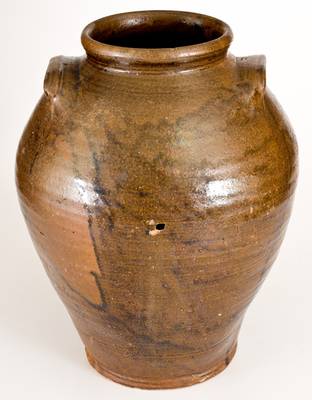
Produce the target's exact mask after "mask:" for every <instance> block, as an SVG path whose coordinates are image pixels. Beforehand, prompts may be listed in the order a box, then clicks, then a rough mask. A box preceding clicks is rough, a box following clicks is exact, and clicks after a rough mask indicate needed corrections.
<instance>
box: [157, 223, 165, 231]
mask: <svg viewBox="0 0 312 400" xmlns="http://www.w3.org/2000/svg"><path fill="white" fill-rule="evenodd" d="M165 226H166V225H165V224H156V229H157V230H158V231H162V230H163V229H165Z"/></svg>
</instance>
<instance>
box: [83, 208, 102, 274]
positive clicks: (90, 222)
mask: <svg viewBox="0 0 312 400" xmlns="http://www.w3.org/2000/svg"><path fill="white" fill-rule="evenodd" d="M86 209H87V212H88V228H89V235H90V238H91V241H92V245H93V250H94V254H95V258H96V263H97V265H98V267H99V270H100V272H101V274H103V272H104V268H103V267H104V266H103V265H102V262H101V255H100V253H99V251H98V246H97V241H96V239H95V237H94V234H93V218H92V213H91V211H90V210H89V208H87V207H86Z"/></svg>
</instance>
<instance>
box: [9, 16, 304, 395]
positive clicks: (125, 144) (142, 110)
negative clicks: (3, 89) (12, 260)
mask: <svg viewBox="0 0 312 400" xmlns="http://www.w3.org/2000/svg"><path fill="white" fill-rule="evenodd" d="M231 40H232V32H231V29H230V28H229V26H228V25H226V24H225V23H224V22H222V21H220V20H217V19H215V18H212V17H209V16H206V15H200V14H193V13H186V12H180V11H178V12H176V11H147V12H133V13H126V14H119V15H113V16H110V17H106V18H102V19H99V20H97V21H95V22H93V23H91V24H90V25H88V26H87V27H86V28H85V29H84V31H83V33H82V44H83V46H84V48H85V51H86V55H85V56H82V57H63V56H59V57H55V58H52V60H51V61H50V64H49V66H48V69H47V73H46V77H45V81H44V93H43V95H42V97H41V99H40V101H39V103H38V105H37V106H36V108H35V110H34V112H33V114H32V116H31V118H30V120H29V122H28V124H27V126H26V129H25V131H24V133H23V136H22V138H21V141H20V144H19V149H18V154H17V167H16V178H17V187H18V194H19V198H20V203H21V208H22V211H23V214H24V216H25V219H26V222H27V225H28V228H29V231H30V234H31V236H32V239H33V242H34V244H35V246H36V249H37V251H38V254H39V256H40V258H41V260H42V263H43V264H44V267H45V269H46V271H47V274H48V276H49V278H50V279H51V281H52V283H53V285H54V287H55V289H56V291H57V292H58V294H59V296H60V297H61V299H62V301H63V302H64V304H65V305H66V307H67V309H68V312H69V314H70V316H71V318H72V320H73V322H74V324H75V326H76V328H77V330H78V332H79V334H80V336H81V339H82V341H83V343H84V346H85V348H86V353H87V357H88V360H89V362H90V364H91V365H92V366H93V367H94V368H96V369H97V370H98V371H99V372H100V373H101V374H103V375H105V376H107V377H109V378H111V379H113V380H114V381H117V382H120V383H123V384H125V385H129V386H136V387H141V388H172V387H179V386H186V385H191V384H194V383H197V382H202V381H204V380H205V379H208V378H210V377H212V376H213V375H216V374H217V373H219V372H220V371H222V370H223V369H224V368H225V367H226V366H227V365H228V364H229V362H230V361H231V359H232V357H233V355H234V353H235V350H236V344H237V336H238V333H239V329H240V326H241V323H242V319H243V316H244V313H245V311H246V308H247V306H248V305H249V303H250V302H251V300H252V298H253V297H254V295H255V293H256V291H257V290H258V288H259V287H260V285H261V283H262V282H263V280H264V278H265V276H266V274H267V272H268V270H269V269H270V267H271V265H272V263H273V261H274V259H275V257H276V255H277V251H278V249H279V247H280V244H281V241H282V239H283V236H284V233H285V229H286V226H287V222H288V219H289V215H290V210H291V205H292V199H293V195H294V189H295V184H296V176H297V150H296V143H295V139H294V136H293V133H292V130H291V128H290V126H289V124H288V122H287V120H286V118H285V116H284V114H283V112H282V110H281V108H280V106H279V105H278V103H277V102H276V100H275V99H274V97H273V96H272V94H271V93H270V92H269V91H268V89H267V88H266V84H265V58H264V56H251V57H238V58H237V57H234V56H233V55H231V54H230V53H229V52H228V49H229V46H230V44H231ZM43 312H44V310H43ZM259 328H261V327H259Z"/></svg>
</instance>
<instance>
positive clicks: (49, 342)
mask: <svg viewBox="0 0 312 400" xmlns="http://www.w3.org/2000/svg"><path fill="white" fill-rule="evenodd" d="M310 3H311V2H310V1H300V0H298V1H295V2H294V1H272V0H270V1H265V0H261V1H259V0H258V1H252V0H249V1H242V0H235V1H233V0H230V1H224V0H214V1H195V0H193V1H189V0H188V1H184V0H179V1H178V0H177V1H173V0H157V1H139V0H132V1H117V0H114V1H107V0H100V1H92V0H88V1H87V0H84V1H82V0H53V1H48V0H40V1H39V0H38V1H35V0H27V1H17V0H0V13H1V15H0V50H1V58H0V60H1V61H0V90H1V92H0V101H1V107H0V110H1V111H0V112H1V118H0V124H1V125H0V126H1V147H0V150H1V154H0V179H1V184H0V188H1V189H0V190H1V197H0V198H1V223H0V233H1V249H0V250H1V253H0V255H1V281H0V398H1V399H4V400H11V399H23V400H26V399H32V400H37V399H40V400H42V399H45V400H50V399H53V400H56V399H57V400H63V399H66V400H67V399H75V400H80V399H88V400H91V399H92V400H93V399H94V400H96V399H101V400H102V399H104V398H106V399H114V400H118V399H127V400H131V399H133V400H134V399H135V400H140V399H158V398H159V397H160V396H161V398H162V399H163V400H165V399H179V400H184V399H190V398H194V399H195V398H196V399H216V400H223V399H231V400H234V399H240V400H245V399H246V400H247V399H248V400H250V399H252V400H258V399H259V400H260V399H261V400H263V399H266V400H268V399H274V400H279V399H283V400H285V399H304V400H305V399H311V398H312V389H311V378H312V367H311V360H312V323H311V315H312V311H311V308H312V302H311V281H312V272H311V270H312V265H311V260H312V240H311V227H312V217H311V195H312V188H311V185H312V184H311V180H312V122H311V116H312V101H311V93H312V72H311V71H312V55H311V54H312V53H311V46H312V44H311V39H312V34H311V29H312V11H311V10H310V8H309V5H310ZM140 9H180V10H186V11H195V12H202V13H205V14H209V15H212V16H215V17H218V18H220V19H222V20H224V21H225V22H227V23H229V24H230V26H231V27H232V29H233V31H234V43H233V44H232V47H231V51H232V52H233V53H234V54H235V55H237V56H246V55H251V54H261V53H264V54H266V56H267V80H268V85H269V86H270V88H271V89H272V90H273V92H274V93H275V95H276V96H277V98H278V99H279V101H280V102H281V103H282V105H283V107H284V109H285V110H286V112H287V114H288V116H289V118H290V120H291V122H292V125H293V127H294V129H295V132H296V134H297V139H298V143H299V149H300V179H299V185H298V189H297V197H296V202H295V208H294V211H293V215H292V219H291V222H290V225H289V228H288V232H287V235H286V239H285V241H284V243H283V246H282V249H281V252H280V255H279V258H278V260H277V261H276V262H275V265H274V267H273V269H272V271H271V273H270V274H269V276H268V278H267V280H266V282H265V284H264V286H263V287H262V289H261V291H260V293H259V294H258V295H257V297H256V299H255V300H254V302H253V303H252V305H251V306H250V308H249V311H248V313H247V315H246V318H245V322H244V324H243V327H242V331H241V335H240V340H239V349H238V353H237V355H236V357H235V358H234V360H233V362H232V363H231V364H230V366H229V367H228V368H227V369H226V370H225V371H224V372H223V373H222V374H220V375H219V376H217V377H215V378H214V379H212V380H209V381H207V382H205V383H202V384H199V385H195V386H193V387H190V388H186V389H176V390H169V391H168V390H167V391H162V392H159V391H144V390H139V389H130V388H127V387H123V386H121V385H118V384H116V383H112V382H110V381H109V380H107V379H105V378H103V377H101V375H99V374H98V373H96V372H95V371H94V370H93V369H92V368H91V367H89V365H88V363H87V361H86V359H85V355H84V350H83V346H82V344H81V342H80V339H79V337H78V334H77V333H76V331H75V330H74V328H73V325H72V323H71V321H70V319H69V317H68V315H67V313H66V311H65V309H64V307H63V305H62V304H61V302H60V300H59V299H58V297H57V295H56V293H55V292H54V290H53V289H52V286H51V284H50V282H49V281H48V278H47V277H46V275H45V273H44V270H43V268H42V266H41V265H40V262H39V259H38V257H37V255H36V254H35V251H34V248H33V246H32V243H31V241H30V238H29V236H28V233H27V231H26V227H25V224H24V221H23V219H22V215H21V212H20V211H19V207H18V203H17V199H16V192H15V185H14V159H15V151H16V147H17V144H18V140H19V137H20V135H21V133H22V130H23V127H24V125H25V123H26V121H27V119H28V117H29V116H30V113H31V111H32V110H33V108H34V105H35V103H36V102H37V100H38V99H39V96H40V95H41V93H42V82H43V77H44V73H45V70H46V67H47V64H48V61H49V59H50V58H51V57H52V56H55V55H58V54H64V55H80V54H82V51H83V49H82V47H81V45H80V33H81V30H82V28H83V27H84V26H85V25H86V24H87V23H89V22H90V21H92V20H94V19H97V18H100V17H102V16H105V15H108V14H112V13H116V12H123V11H130V10H140Z"/></svg>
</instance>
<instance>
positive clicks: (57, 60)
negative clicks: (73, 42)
mask: <svg viewBox="0 0 312 400" xmlns="http://www.w3.org/2000/svg"><path fill="white" fill-rule="evenodd" d="M64 59H65V57H64V56H57V57H53V58H51V60H50V62H49V65H48V68H47V72H46V74H45V78H44V84H43V89H44V93H45V94H46V95H47V96H48V97H50V98H52V99H54V98H55V97H56V96H57V95H58V93H59V91H60V89H61V87H62V83H63V72H64Z"/></svg>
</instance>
